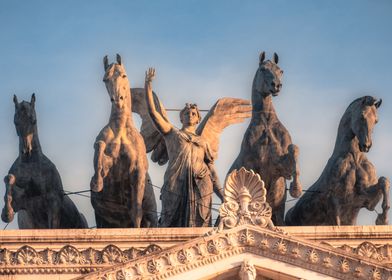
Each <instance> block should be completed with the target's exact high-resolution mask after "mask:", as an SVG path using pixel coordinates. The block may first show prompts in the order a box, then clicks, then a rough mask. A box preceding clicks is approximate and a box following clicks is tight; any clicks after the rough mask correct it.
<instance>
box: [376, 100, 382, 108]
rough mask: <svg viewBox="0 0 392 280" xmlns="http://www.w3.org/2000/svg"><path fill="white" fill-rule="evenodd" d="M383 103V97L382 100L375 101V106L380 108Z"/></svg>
mask: <svg viewBox="0 0 392 280" xmlns="http://www.w3.org/2000/svg"><path fill="white" fill-rule="evenodd" d="M381 103H382V99H381V98H380V100H378V101H377V102H375V103H374V106H376V108H377V109H378V107H380V106H381Z"/></svg>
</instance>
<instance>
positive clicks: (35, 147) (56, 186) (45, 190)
mask: <svg viewBox="0 0 392 280" xmlns="http://www.w3.org/2000/svg"><path fill="white" fill-rule="evenodd" d="M14 103H15V115H14V123H15V128H16V132H17V134H18V136H19V156H18V158H17V159H16V160H15V162H14V163H13V165H12V166H11V168H10V170H9V172H8V175H7V176H6V177H5V178H4V182H5V186H6V190H5V195H4V202H5V205H4V208H3V210H2V213H1V219H2V220H3V222H5V223H9V222H11V221H12V220H13V219H14V214H15V213H16V212H18V225H19V228H21V229H45V228H87V222H86V219H85V218H84V216H83V215H82V214H81V213H79V211H78V210H77V208H76V206H75V204H74V203H73V202H72V200H71V199H70V198H69V197H68V196H66V195H64V192H63V186H62V183H61V178H60V174H59V173H58V171H57V169H56V166H55V165H54V164H53V163H52V162H51V161H50V160H49V159H48V158H47V157H46V156H45V155H44V154H43V152H42V150H41V145H40V142H39V138H38V129H37V117H36V113H35V94H33V95H32V96H31V100H30V102H27V101H22V102H20V103H19V102H18V98H17V97H16V95H14ZM26 253H27V252H26ZM26 257H27V256H26ZM22 259H23V257H21V261H22Z"/></svg>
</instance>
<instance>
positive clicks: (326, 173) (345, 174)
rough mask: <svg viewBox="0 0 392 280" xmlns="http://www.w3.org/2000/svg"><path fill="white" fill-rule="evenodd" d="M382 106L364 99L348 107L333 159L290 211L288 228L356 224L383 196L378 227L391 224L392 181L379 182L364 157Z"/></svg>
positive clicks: (287, 219)
mask: <svg viewBox="0 0 392 280" xmlns="http://www.w3.org/2000/svg"><path fill="white" fill-rule="evenodd" d="M380 105H381V100H379V101H377V100H376V99H375V98H374V97H372V96H364V97H361V98H358V99H356V100H354V101H353V102H352V103H351V104H350V105H349V106H348V108H347V109H346V112H345V113H344V114H343V117H342V119H341V120H340V124H339V128H338V135H337V137H336V142H335V148H334V150H333V153H332V156H331V157H330V158H329V160H328V163H327V165H326V166H325V168H324V170H323V172H322V173H321V176H320V177H319V179H318V180H317V181H316V182H315V183H314V184H313V185H312V186H311V187H310V188H309V191H308V192H306V193H305V194H304V195H303V196H302V197H301V198H300V199H299V200H298V202H297V203H296V204H295V206H294V207H293V208H291V209H290V210H289V211H288V212H287V214H286V224H287V225H296V226H303V225H304V226H308V225H309V226H310V225H338V226H339V225H355V223H356V220H357V216H358V212H359V210H360V209H361V208H367V209H368V210H370V211H373V210H374V208H375V207H376V205H377V204H378V202H379V201H380V200H381V198H382V197H383V201H382V213H381V214H379V215H378V216H377V219H376V224H377V225H386V224H388V210H389V208H390V202H389V185H390V184H389V180H388V179H387V178H385V177H379V178H378V179H377V176H376V170H375V168H374V166H373V164H372V163H371V162H370V161H369V160H368V159H367V157H366V154H365V153H367V152H368V151H369V149H370V147H371V146H372V132H373V128H374V126H375V124H376V122H377V119H378V117H377V109H378V107H380Z"/></svg>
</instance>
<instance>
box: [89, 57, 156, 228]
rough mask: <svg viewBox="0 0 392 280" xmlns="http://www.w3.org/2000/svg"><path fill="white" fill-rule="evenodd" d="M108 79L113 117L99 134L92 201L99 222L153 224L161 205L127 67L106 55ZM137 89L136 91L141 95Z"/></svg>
mask: <svg viewBox="0 0 392 280" xmlns="http://www.w3.org/2000/svg"><path fill="white" fill-rule="evenodd" d="M104 70H105V75H104V78H103V81H104V82H105V85H106V89H107V91H108V94H109V97H110V100H111V102H112V109H111V113H110V119H109V123H108V124H107V125H106V126H105V127H104V128H103V129H102V130H101V132H100V133H99V135H98V136H97V138H96V140H95V144H94V147H95V154H94V170H95V174H94V176H93V177H92V178H91V183H90V185H91V189H92V191H93V192H92V194H91V203H92V205H93V207H94V210H95V218H96V223H97V227H98V228H111V227H121V228H125V227H154V226H156V224H157V209H156V201H155V196H154V192H153V189H152V185H151V181H150V179H149V176H148V174H147V169H148V162H147V156H146V147H145V144H144V141H143V138H142V136H141V134H140V133H139V131H138V130H137V129H136V127H135V125H134V123H133V118H132V109H134V111H136V112H137V113H140V112H138V110H137V107H136V106H132V102H133V99H134V96H133V94H132V91H131V89H130V86H129V80H128V77H127V74H126V72H125V68H124V66H123V64H122V62H121V57H120V55H118V54H117V62H115V63H112V64H110V65H109V62H108V58H107V56H105V58H104ZM137 96H138V95H135V97H137Z"/></svg>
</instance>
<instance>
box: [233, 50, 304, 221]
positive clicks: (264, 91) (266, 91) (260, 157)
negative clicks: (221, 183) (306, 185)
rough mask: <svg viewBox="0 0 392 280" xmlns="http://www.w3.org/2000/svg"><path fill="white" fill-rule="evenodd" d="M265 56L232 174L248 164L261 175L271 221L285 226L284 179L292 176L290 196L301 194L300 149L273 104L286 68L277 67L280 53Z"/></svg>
mask: <svg viewBox="0 0 392 280" xmlns="http://www.w3.org/2000/svg"><path fill="white" fill-rule="evenodd" d="M264 59H265V52H262V53H261V54H260V59H259V68H258V69H257V71H256V75H255V77H254V79H253V85H252V118H251V120H250V124H249V126H248V129H247V130H246V132H245V135H244V138H243V140H242V145H241V151H240V153H239V155H238V157H237V159H236V160H235V161H234V163H233V165H232V166H231V168H230V170H229V173H230V172H231V171H233V170H234V169H240V168H241V167H245V168H246V169H248V170H249V169H252V170H253V171H254V172H255V173H258V174H260V176H261V177H262V178H263V180H264V182H265V187H266V189H267V201H268V203H269V204H270V206H271V207H272V213H273V214H272V221H273V222H274V224H275V225H284V211H285V202H286V197H287V192H286V183H285V180H290V179H292V178H293V181H292V182H291V184H290V195H291V196H293V197H299V196H300V195H301V193H302V188H301V184H300V182H299V167H298V154H299V149H298V147H297V146H296V145H293V144H292V142H291V137H290V134H289V132H288V131H287V129H286V128H285V127H284V126H283V124H282V123H281V122H280V121H279V119H278V116H277V115H276V112H275V109H274V106H273V104H272V96H277V95H278V94H279V92H280V90H281V88H282V74H283V71H282V70H281V69H280V68H279V66H278V60H279V58H278V55H277V54H276V53H275V54H274V56H273V59H272V60H267V61H265V60H264Z"/></svg>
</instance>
